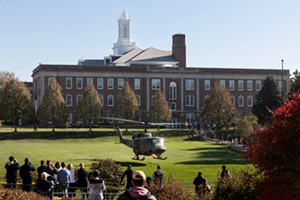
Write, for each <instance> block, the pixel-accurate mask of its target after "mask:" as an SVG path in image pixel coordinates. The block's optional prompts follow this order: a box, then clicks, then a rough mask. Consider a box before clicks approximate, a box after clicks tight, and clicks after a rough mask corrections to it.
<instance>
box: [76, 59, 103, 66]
mask: <svg viewBox="0 0 300 200" xmlns="http://www.w3.org/2000/svg"><path fill="white" fill-rule="evenodd" d="M77 65H83V66H103V65H104V60H90V59H80V60H78V64H77Z"/></svg>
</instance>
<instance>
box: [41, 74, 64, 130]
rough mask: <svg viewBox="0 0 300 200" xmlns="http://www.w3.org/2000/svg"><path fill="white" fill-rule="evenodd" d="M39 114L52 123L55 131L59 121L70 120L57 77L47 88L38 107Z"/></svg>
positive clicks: (42, 118)
mask: <svg viewBox="0 0 300 200" xmlns="http://www.w3.org/2000/svg"><path fill="white" fill-rule="evenodd" d="M38 116H39V117H40V118H41V120H44V121H47V122H51V123H52V131H54V125H55V124H56V123H57V122H58V121H60V120H61V121H67V120H68V117H69V111H68V108H67V105H66V102H65V100H64V98H63V96H62V93H61V87H60V85H59V84H58V82H57V81H56V78H54V79H53V80H51V82H50V85H49V86H48V87H47V88H46V90H45V94H44V96H43V100H42V104H41V105H40V107H39V109H38Z"/></svg>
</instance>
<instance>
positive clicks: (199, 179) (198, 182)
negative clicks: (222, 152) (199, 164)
mask: <svg viewBox="0 0 300 200" xmlns="http://www.w3.org/2000/svg"><path fill="white" fill-rule="evenodd" d="M203 182H204V178H203V176H202V172H198V175H197V177H196V178H195V179H194V182H193V184H194V185H195V192H196V194H198V195H199V194H200V193H199V190H200V188H199V186H200V185H201V184H202V183H203Z"/></svg>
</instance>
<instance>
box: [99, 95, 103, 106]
mask: <svg viewBox="0 0 300 200" xmlns="http://www.w3.org/2000/svg"><path fill="white" fill-rule="evenodd" d="M98 98H99V101H100V102H101V105H102V106H103V105H104V96H103V95H102V94H99V95H98Z"/></svg>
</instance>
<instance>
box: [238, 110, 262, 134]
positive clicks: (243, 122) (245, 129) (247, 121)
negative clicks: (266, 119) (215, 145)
mask: <svg viewBox="0 0 300 200" xmlns="http://www.w3.org/2000/svg"><path fill="white" fill-rule="evenodd" d="M257 128H258V127H257V117H256V116H255V115H249V116H246V115H245V116H244V117H243V118H242V119H235V135H237V136H240V137H242V138H249V137H250V136H251V135H252V134H253V129H257Z"/></svg>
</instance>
